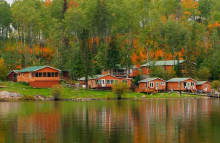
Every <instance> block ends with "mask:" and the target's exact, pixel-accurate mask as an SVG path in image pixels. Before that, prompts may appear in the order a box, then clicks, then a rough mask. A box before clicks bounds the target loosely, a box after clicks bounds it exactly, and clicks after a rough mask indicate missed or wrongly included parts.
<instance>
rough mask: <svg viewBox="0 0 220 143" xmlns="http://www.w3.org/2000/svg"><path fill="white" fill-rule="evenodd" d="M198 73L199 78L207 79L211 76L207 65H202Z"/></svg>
mask: <svg viewBox="0 0 220 143" xmlns="http://www.w3.org/2000/svg"><path fill="white" fill-rule="evenodd" d="M197 74H198V75H197V76H198V78H199V80H205V81H207V80H208V79H209V77H210V76H211V74H210V70H209V69H208V68H207V67H201V68H200V69H199V70H198V72H197Z"/></svg>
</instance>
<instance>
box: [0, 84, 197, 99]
mask: <svg viewBox="0 0 220 143" xmlns="http://www.w3.org/2000/svg"><path fill="white" fill-rule="evenodd" d="M1 85H3V86H6V88H0V91H8V92H16V93H19V94H21V95H24V96H26V95H29V96H34V95H43V96H46V97H50V96H51V89H50V88H46V89H36V88H32V87H30V86H28V85H25V84H23V83H13V82H3V83H1ZM143 95H145V96H146V98H186V97H200V96H198V95H190V94H182V95H181V96H179V94H178V93H156V94H153V95H149V94H148V95H147V94H144V93H135V92H131V93H127V94H126V95H125V96H123V98H141V97H142V96H143ZM107 96H108V97H110V98H116V95H115V94H113V92H112V91H96V90H84V89H72V88H67V87H64V88H63V90H62V97H61V98H63V99H76V98H96V99H105V98H106V97H107Z"/></svg>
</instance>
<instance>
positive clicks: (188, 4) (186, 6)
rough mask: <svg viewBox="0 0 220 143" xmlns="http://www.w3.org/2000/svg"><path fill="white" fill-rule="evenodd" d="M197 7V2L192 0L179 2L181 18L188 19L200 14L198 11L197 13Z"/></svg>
mask: <svg viewBox="0 0 220 143" xmlns="http://www.w3.org/2000/svg"><path fill="white" fill-rule="evenodd" d="M198 6H199V5H198V1H196V2H195V1H194V0H181V7H182V11H183V18H184V19H188V18H189V17H190V16H191V15H192V14H194V15H198V14H200V11H198Z"/></svg>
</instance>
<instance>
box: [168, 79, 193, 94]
mask: <svg viewBox="0 0 220 143" xmlns="http://www.w3.org/2000/svg"><path fill="white" fill-rule="evenodd" d="M167 90H170V91H191V92H194V93H195V92H197V89H196V80H195V79H192V78H189V77H188V78H172V79H170V80H168V81H167Z"/></svg>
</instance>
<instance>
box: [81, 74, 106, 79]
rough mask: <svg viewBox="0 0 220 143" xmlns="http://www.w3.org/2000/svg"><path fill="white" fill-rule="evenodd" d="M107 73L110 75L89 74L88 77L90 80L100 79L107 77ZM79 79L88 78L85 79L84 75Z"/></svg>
mask: <svg viewBox="0 0 220 143" xmlns="http://www.w3.org/2000/svg"><path fill="white" fill-rule="evenodd" d="M107 75H109V74H105V75H94V76H89V77H88V79H89V80H90V79H99V78H102V77H105V76H107ZM79 80H86V79H85V77H82V78H80V79H79Z"/></svg>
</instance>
